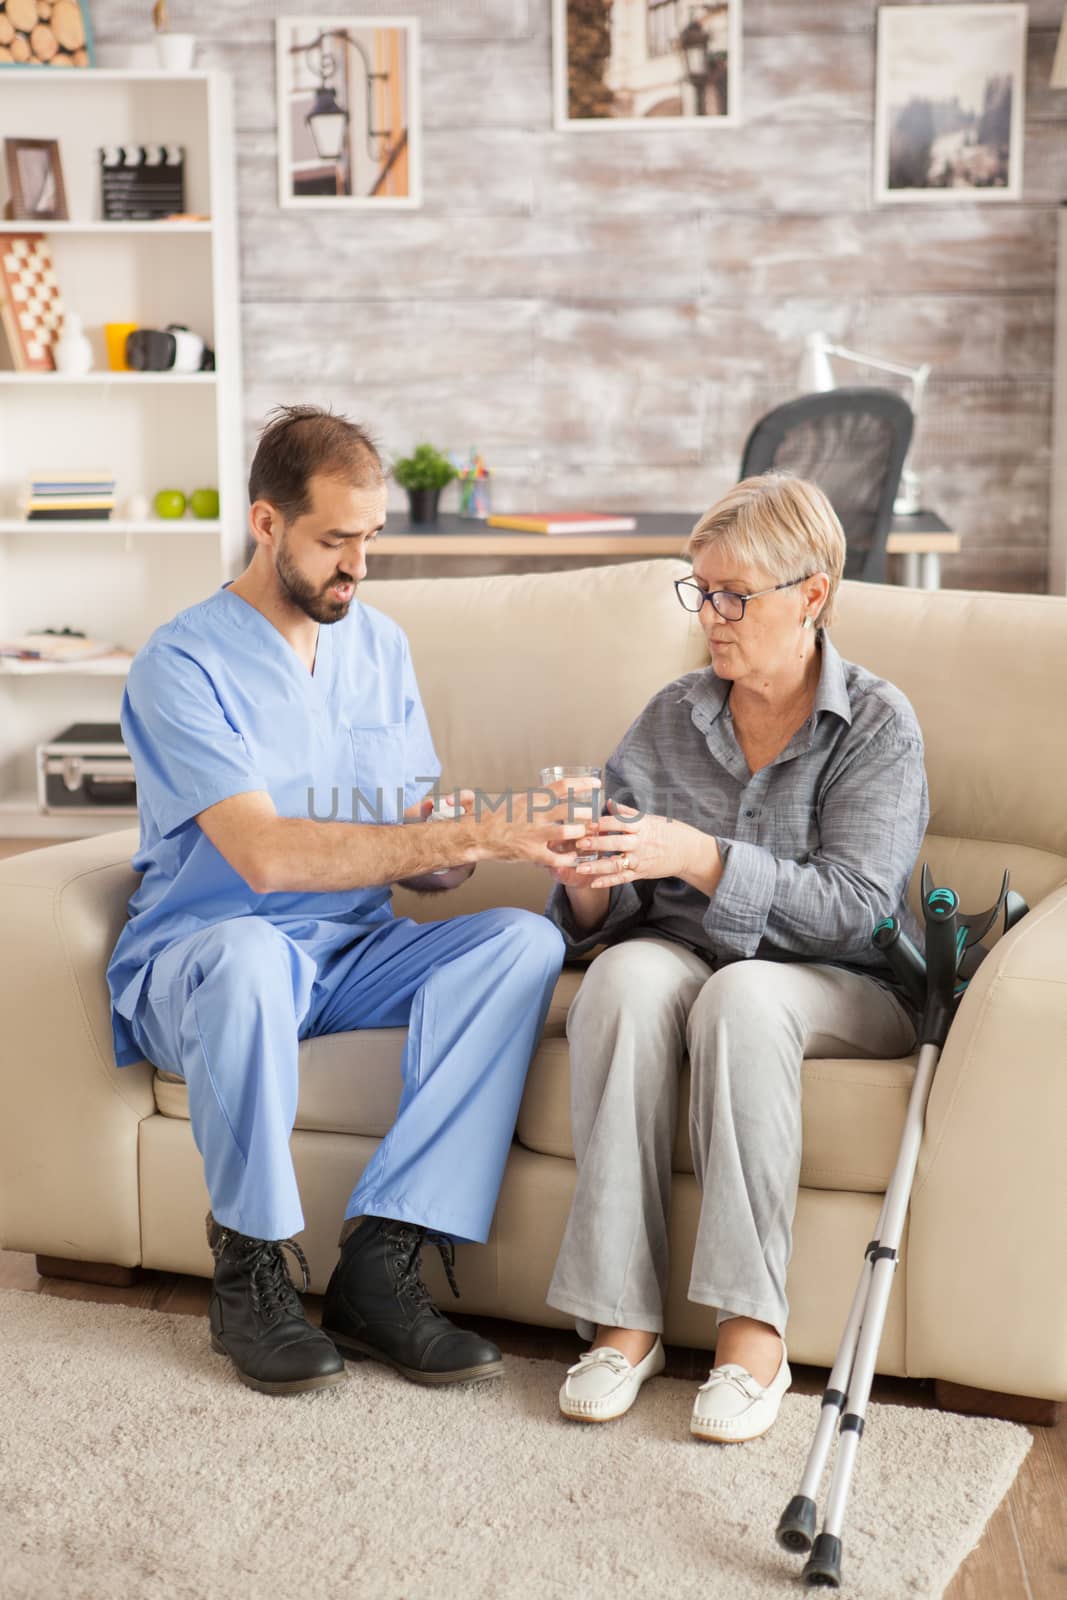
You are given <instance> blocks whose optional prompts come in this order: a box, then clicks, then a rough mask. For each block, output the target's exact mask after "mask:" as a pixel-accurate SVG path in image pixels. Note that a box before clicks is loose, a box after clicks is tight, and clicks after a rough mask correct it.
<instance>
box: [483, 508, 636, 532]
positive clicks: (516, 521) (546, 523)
mask: <svg viewBox="0 0 1067 1600" xmlns="http://www.w3.org/2000/svg"><path fill="white" fill-rule="evenodd" d="M486 524H487V526H488V527H490V528H512V529H514V530H515V532H517V533H632V532H633V530H634V529H635V528H636V527H637V519H636V517H619V516H610V515H603V514H601V513H600V512H598V511H548V512H543V513H541V514H537V513H534V512H531V513H529V514H527V515H524V514H520V513H518V512H515V513H514V514H512V513H509V512H501V513H500V514H499V515H497V516H492V517H487V518H486Z"/></svg>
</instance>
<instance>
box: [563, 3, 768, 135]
mask: <svg viewBox="0 0 1067 1600" xmlns="http://www.w3.org/2000/svg"><path fill="white" fill-rule="evenodd" d="M552 42H553V50H552V64H553V88H554V107H555V125H556V127H557V128H561V129H565V130H567V131H570V132H594V131H600V132H611V131H613V130H614V129H616V128H645V129H649V128H651V129H655V128H678V127H689V128H703V129H709V128H731V127H736V126H737V124H738V123H739V122H740V119H741V104H740V94H741V0H714V3H704V4H696V3H694V0H552Z"/></svg>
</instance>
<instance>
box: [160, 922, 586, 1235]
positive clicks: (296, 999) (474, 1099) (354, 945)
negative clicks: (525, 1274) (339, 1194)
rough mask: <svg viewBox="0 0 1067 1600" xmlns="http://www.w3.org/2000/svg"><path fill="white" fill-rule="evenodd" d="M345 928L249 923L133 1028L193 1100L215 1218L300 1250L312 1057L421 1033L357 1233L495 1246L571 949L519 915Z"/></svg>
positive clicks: (180, 950) (183, 947) (350, 1213)
mask: <svg viewBox="0 0 1067 1600" xmlns="http://www.w3.org/2000/svg"><path fill="white" fill-rule="evenodd" d="M314 926H315V928H316V930H322V928H323V926H324V925H323V924H322V923H318V924H315V925H314ZM334 926H337V928H338V932H337V934H336V935H333V934H332V932H331V934H330V936H329V937H328V938H327V939H326V940H323V939H322V938H321V937H315V938H313V939H308V940H307V941H306V942H304V943H301V941H300V939H299V938H294V937H290V936H289V935H288V934H286V933H285V932H283V931H282V929H281V928H280V927H278V926H277V925H275V924H274V923H271V922H269V921H267V920H266V918H263V917H256V916H247V917H236V918H232V919H231V920H229V921H225V922H220V923H217V924H216V925H215V926H214V927H211V928H207V929H204V930H201V931H199V932H197V933H194V934H190V935H189V936H188V937H186V938H184V939H179V940H176V941H175V943H174V944H173V945H170V946H169V947H168V948H167V949H166V950H164V951H163V952H162V954H161V955H159V956H157V957H156V960H155V962H154V963H153V968H152V973H151V976H150V980H149V982H148V983H147V984H146V986H145V991H144V993H143V994H142V997H141V1000H140V1001H139V1003H138V1006H137V1010H136V1013H135V1015H134V1017H133V1018H132V1019H131V1028H132V1031H133V1034H134V1037H135V1038H136V1040H137V1043H138V1047H139V1048H140V1049H141V1050H142V1051H143V1052H144V1055H145V1057H146V1059H147V1060H149V1061H151V1062H153V1063H154V1064H155V1065H156V1066H157V1067H160V1068H163V1069H164V1070H165V1071H168V1072H175V1073H178V1074H179V1075H180V1076H181V1077H182V1078H184V1079H185V1081H186V1083H187V1084H188V1088H189V1114H190V1119H191V1122H192V1130H193V1138H194V1139H195V1140H196V1145H197V1148H198V1150H199V1151H200V1153H201V1155H202V1156H203V1158H204V1171H205V1175H206V1178H207V1187H208V1193H209V1194H210V1196H211V1209H212V1213H213V1214H214V1216H215V1218H216V1220H217V1221H218V1222H220V1223H222V1224H223V1226H224V1227H227V1228H233V1229H235V1230H236V1231H237V1232H238V1233H244V1234H248V1235H250V1236H251V1237H253V1238H257V1239H286V1238H290V1237H291V1236H292V1235H293V1234H295V1233H299V1232H300V1230H301V1229H302V1227H303V1226H304V1217H303V1212H302V1211H301V1207H300V1195H299V1192H298V1190H297V1184H296V1174H295V1173H294V1171H293V1164H292V1160H291V1158H290V1154H289V1135H290V1133H291V1131H292V1128H293V1123H294V1120H295V1117H296V1103H297V1078H298V1068H297V1051H298V1044H299V1040H300V1039H303V1038H311V1037H313V1036H315V1035H317V1034H323V1033H339V1032H342V1031H344V1030H347V1029H351V1028H402V1027H405V1026H406V1027H407V1029H408V1038H407V1044H406V1046H405V1049H404V1059H403V1080H404V1088H403V1094H402V1096H401V1099H400V1108H399V1111H398V1112H397V1118H396V1121H395V1123H394V1124H393V1126H392V1128H391V1129H390V1131H389V1132H388V1133H387V1134H386V1136H385V1138H384V1139H383V1140H382V1142H381V1144H380V1145H379V1147H378V1149H377V1151H376V1152H375V1154H374V1156H373V1158H372V1160H371V1161H370V1164H369V1165H368V1166H367V1168H366V1170H365V1172H364V1174H363V1176H362V1178H361V1179H360V1182H359V1184H358V1185H357V1187H356V1188H355V1190H354V1191H353V1193H352V1196H351V1198H350V1200H349V1202H348V1205H347V1207H346V1209H345V1217H346V1218H347V1217H360V1216H380V1217H391V1218H394V1219H395V1220H397V1221H400V1222H410V1223H415V1224H418V1225H419V1226H422V1227H425V1228H432V1229H435V1230H438V1231H439V1232H441V1233H446V1234H450V1235H451V1236H452V1237H453V1238H454V1239H457V1240H474V1241H478V1242H483V1241H484V1240H485V1239H487V1238H488V1236H489V1226H490V1223H491V1222H492V1217H493V1211H494V1208H495V1206H496V1200H497V1194H498V1192H499V1189H500V1183H501V1179H502V1178H503V1175H504V1163H505V1161H506V1160H507V1154H508V1149H509V1146H510V1144H511V1139H512V1134H513V1132H514V1128H515V1121H516V1118H517V1116H518V1111H519V1102H520V1099H521V1097H522V1091H523V1085H524V1083H525V1080H526V1073H527V1069H528V1067H529V1064H530V1057H531V1055H532V1054H533V1050H534V1047H535V1045H536V1044H537V1041H538V1039H539V1037H540V1034H541V1029H542V1027H543V1025H544V1020H545V1016H546V1014H547V1011H548V1006H549V1001H550V1000H551V998H552V992H553V989H554V987H555V983H556V979H557V978H558V976H559V971H560V967H561V965H562V962H563V950H564V946H563V940H562V938H561V936H560V934H559V933H558V931H557V930H556V928H555V927H553V925H552V924H551V923H550V922H548V921H547V920H546V919H545V918H544V917H540V916H537V915H535V914H534V913H532V912H529V911H519V910H516V909H512V908H503V909H497V910H493V911H483V912H478V913H476V914H475V915H473V916H465V917H454V918H452V919H451V920H450V921H446V922H430V923H417V922H412V921H410V920H407V919H399V918H396V919H393V918H390V919H389V920H388V921H383V922H381V923H378V924H376V925H375V926H373V927H372V928H370V929H369V930H365V931H364V930H358V931H357V930H354V929H352V928H348V927H346V926H345V925H343V924H340V925H334Z"/></svg>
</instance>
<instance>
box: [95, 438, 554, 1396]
mask: <svg viewBox="0 0 1067 1600" xmlns="http://www.w3.org/2000/svg"><path fill="white" fill-rule="evenodd" d="M249 495H250V499H251V502H252V504H251V512H250V518H249V520H250V527H251V531H252V535H253V537H254V539H255V545H256V548H255V552H254V554H253V556H252V559H251V561H250V563H249V565H248V567H247V568H246V569H245V571H244V572H242V574H241V575H240V577H238V578H237V579H236V580H235V581H234V582H233V583H231V584H229V585H225V586H224V587H223V588H221V589H220V590H218V591H217V592H216V593H215V594H213V595H211V596H210V597H209V598H208V599H207V600H204V601H202V602H201V603H200V604H199V605H196V606H193V607H192V608H191V609H190V610H188V611H184V612H182V613H181V614H180V615H178V616H177V617H175V618H174V620H173V621H171V622H169V623H167V624H165V625H164V626H163V627H161V628H159V629H157V631H156V632H155V633H154V634H153V636H152V638H151V639H150V640H149V642H148V643H147V645H145V647H144V649H143V650H141V651H140V652H139V654H138V655H137V657H136V659H135V660H134V662H133V663H132V666H131V668H130V674H129V679H128V685H127V689H126V694H125V698H124V701H123V708H122V731H123V737H124V739H125V742H126V745H127V748H128V749H129V751H130V753H131V755H132V757H133V762H134V767H135V770H136V775H137V794H138V807H139V812H140V823H141V838H140V846H139V849H138V853H137V855H136V857H135V858H134V862H133V865H134V867H135V868H136V869H137V870H138V871H139V872H141V873H142V874H143V877H142V879H141V883H140V886H139V887H138V889H137V891H136V893H135V894H134V895H133V898H132V899H131V901H130V908H129V909H130V920H129V922H128V923H127V925H126V927H125V928H124V930H123V932H122V935H121V937H120V938H119V941H118V944H117V946H116V949H115V952H114V955H113V957H112V960H111V964H110V966H109V968H108V981H109V983H110V986H111V995H112V1017H113V1024H114V1036H115V1059H116V1061H117V1063H118V1065H119V1066H126V1065H129V1064H130V1063H131V1062H134V1061H138V1060H140V1059H141V1058H142V1057H143V1058H146V1059H147V1060H149V1061H151V1062H153V1063H154V1064H155V1065H156V1066H157V1067H160V1068H163V1069H164V1070H167V1071H170V1072H175V1073H178V1074H180V1076H181V1077H183V1078H184V1079H185V1081H186V1083H187V1085H188V1089H189V1111H190V1117H191V1121H192V1131H193V1137H194V1138H195V1140H196V1144H197V1147H198V1149H199V1150H200V1153H201V1155H202V1156H203V1160H204V1170H205V1175H206V1179H207V1187H208V1192H209V1194H210V1197H211V1212H210V1213H209V1217H208V1237H209V1241H210V1243H211V1247H212V1250H213V1253H214V1255H215V1259H216V1267H215V1279H214V1285H213V1289H212V1296H211V1305H210V1321H211V1337H212V1345H213V1347H214V1348H215V1349H216V1350H217V1351H220V1352H222V1353H225V1354H227V1355H228V1356H229V1357H230V1359H231V1361H232V1362H233V1365H234V1367H235V1368H236V1370H237V1373H238V1375H239V1376H240V1377H241V1379H242V1380H243V1381H244V1382H245V1383H247V1384H249V1385H250V1386H251V1387H253V1388H256V1389H260V1390H264V1391H266V1392H268V1393H292V1392H296V1391H300V1390H306V1389H313V1388H321V1387H324V1386H326V1385H328V1384H331V1383H335V1382H338V1381H339V1380H341V1379H342V1378H343V1377H344V1375H345V1369H344V1362H343V1359H342V1354H340V1353H339V1351H340V1352H342V1353H347V1354H352V1355H360V1354H361V1355H369V1356H372V1357H375V1358H377V1359H380V1360H383V1361H387V1362H389V1363H391V1364H392V1365H393V1366H394V1367H396V1368H398V1369H399V1370H400V1371H401V1372H403V1373H404V1374H405V1375H406V1376H407V1377H409V1378H412V1379H414V1380H416V1381H419V1382H424V1383H447V1382H455V1381H457V1380H461V1379H467V1378H482V1377H489V1376H493V1375H496V1374H497V1373H499V1372H500V1370H501V1357H500V1352H499V1350H498V1349H497V1348H496V1346H495V1345H493V1344H490V1342H489V1341H488V1340H486V1339H483V1338H481V1337H480V1336H478V1335H477V1334H475V1333H472V1332H469V1331H466V1330H462V1329H460V1328H457V1327H455V1326H454V1325H453V1324H452V1323H451V1322H449V1321H448V1320H447V1319H446V1318H445V1317H444V1316H443V1314H442V1313H441V1312H440V1311H439V1310H438V1309H437V1307H436V1306H435V1305H434V1304H433V1302H432V1300H431V1298H430V1295H429V1292H428V1290H427V1289H426V1287H425V1285H424V1283H423V1281H422V1278H421V1275H420V1251H421V1248H422V1246H423V1243H424V1242H429V1243H431V1244H433V1245H435V1246H436V1247H437V1248H438V1249H439V1250H440V1251H441V1253H442V1255H443V1257H444V1259H445V1265H446V1268H447V1269H448V1272H449V1277H450V1280H452V1255H453V1242H454V1241H455V1240H457V1239H458V1240H474V1241H483V1242H484V1240H485V1239H486V1238H487V1237H488V1233H489V1226H490V1222H491V1219H492V1215H493V1210H494V1207H495V1205H496V1199H497V1193H498V1190H499V1186H500V1182H501V1178H502V1175H503V1170H504V1163H505V1160H506V1158H507V1153H508V1147H509V1144H510V1141H511V1137H512V1133H513V1130H514V1126H515V1119H516V1116H517V1113H518V1106H519V1099H520V1096H521V1094H522V1088H523V1084H524V1081H525V1077H526V1072H527V1068H528V1065H529V1061H530V1056H531V1053H532V1051H533V1048H534V1046H535V1044H536V1042H537V1039H538V1037H539V1035H540V1032H541V1027H542V1024H543V1022H544V1018H545V1014H546V1012H547V1009H548V1004H549V1000H550V998H551V995H552V991H553V988H554V986H555V982H556V979H557V977H558V974H559V969H560V965H561V962H562V956H563V943H562V940H561V938H560V935H559V933H558V932H557V930H556V929H555V928H554V927H553V926H552V924H551V923H550V922H548V921H547V920H546V919H545V918H544V917H541V916H536V915H534V914H532V913H529V912H524V911H519V910H514V909H499V910H493V911H486V912H482V913H480V914H478V915H475V916H465V917H455V918H453V919H451V920H448V921H443V922H431V923H428V924H419V923H415V922H412V921H410V920H408V919H401V918H396V917H394V916H393V912H392V907H391V903H390V893H391V886H392V885H393V884H394V883H397V882H399V883H403V884H405V885H408V886H411V887H414V888H416V889H419V890H423V891H426V892H434V891H436V892H440V891H441V890H442V889H447V888H451V887H453V886H454V885H456V884H458V883H461V882H462V881H464V879H465V878H466V877H468V876H469V874H470V873H471V872H472V871H473V870H474V864H475V863H476V862H477V861H479V860H488V859H493V860H501V861H534V862H537V863H539V864H541V865H544V866H546V867H555V866H559V865H560V863H561V862H573V861H574V860H575V859H576V858H575V857H574V856H572V855H570V854H568V853H562V854H561V853H559V850H558V849H556V850H554V849H553V846H557V847H559V846H560V845H561V842H562V841H564V840H571V839H575V838H577V837H579V836H580V835H581V834H582V833H583V832H584V831H585V826H584V825H583V824H582V823H580V822H575V821H574V820H573V818H572V819H571V820H570V821H569V822H568V821H566V820H564V818H565V815H566V811H567V803H566V800H565V799H562V798H561V799H560V801H559V804H558V805H557V806H556V807H555V808H554V809H553V810H552V811H549V812H545V811H535V810H534V807H533V804H532V802H531V801H530V799H529V797H527V796H521V795H519V796H516V797H515V799H514V803H513V807H512V809H511V813H510V816H509V815H508V813H507V812H506V811H504V810H498V811H493V812H490V813H489V814H487V815H485V816H482V817H478V816H476V815H474V814H471V813H469V812H468V814H466V815H464V816H463V817H462V818H459V819H457V820H455V821H452V822H449V823H435V822H432V821H429V822H428V821H426V820H425V819H426V816H427V814H428V812H429V810H430V808H431V804H432V802H431V800H430V799H429V798H427V794H428V791H429V790H430V789H432V787H433V785H434V783H435V780H436V779H437V777H438V774H439V772H440V767H439V764H438V761H437V757H436V755H435V753H434V748H433V743H432V741H431V738H430V732H429V728H428V726H427V723H426V718H425V715H424V712H423V708H422V704H421V701H420V699H419V691H418V687H417V685H416V682H415V674H414V670H413V668H412V663H411V655H410V652H409V649H408V643H407V639H406V638H405V636H404V634H403V632H402V630H401V629H400V628H399V627H398V626H397V625H396V623H394V622H392V621H390V620H389V618H387V617H386V616H384V615H383V614H382V613H381V612H378V611H375V610H374V609H373V608H371V607H369V606H367V605H364V604H360V603H356V590H357V587H358V585H359V582H360V580H361V579H362V578H363V577H364V576H365V574H366V551H367V547H368V545H369V544H370V543H371V542H372V541H373V539H374V538H375V536H376V534H377V533H378V531H379V529H380V528H381V527H382V525H383V523H384V520H385V504H386V490H385V484H384V480H383V472H382V465H381V461H380V459H379V457H378V453H377V451H376V449H375V447H374V445H373V443H372V442H371V440H370V439H369V438H368V436H367V435H366V434H365V433H364V432H363V431H362V430H361V429H360V428H358V427H357V426H355V425H354V424H352V423H350V422H348V421H347V420H345V419H344V418H342V417H338V416H335V415H332V414H331V413H328V412H322V411H319V410H316V409H314V408H311V407H292V408H284V409H281V410H280V411H279V412H278V413H276V414H275V416H274V418H273V420H272V421H271V422H270V423H269V425H268V426H267V428H266V429H265V430H264V432H263V434H262V436H261V438H260V441H259V446H258V449H257V452H256V456H255V460H254V462H253V464H252V470H251V476H250V481H249ZM354 791H358V794H357V795H354ZM324 819H329V820H324ZM564 851H566V847H565V846H564ZM390 1027H407V1029H408V1038H407V1045H406V1048H405V1051H404V1061H403V1094H402V1097H401V1101H400V1107H399V1110H398V1113H397V1118H396V1121H395V1123H394V1124H393V1127H392V1128H391V1130H390V1132H389V1133H388V1134H387V1135H386V1137H385V1138H384V1139H383V1141H382V1143H381V1144H380V1145H379V1147H378V1149H377V1151H376V1152H375V1155H374V1157H373V1159H372V1160H371V1162H370V1163H369V1165H368V1166H367V1168H366V1170H365V1171H364V1173H363V1175H362V1177H361V1178H360V1180H359V1182H358V1184H357V1185H356V1188H355V1189H354V1191H353V1193H352V1196H351V1198H350V1199H349V1201H348V1205H347V1206H346V1208H345V1223H344V1226H343V1228H342V1231H341V1256H340V1260H339V1262H338V1265H337V1267H336V1269H335V1271H334V1273H333V1276H332V1278H331V1280H330V1284H329V1287H328V1289H327V1293H326V1300H325V1304H324V1309H323V1319H322V1320H323V1330H322V1331H320V1330H319V1329H317V1328H314V1327H312V1326H311V1325H310V1324H309V1323H308V1321H307V1319H306V1317H305V1315H304V1311H303V1307H302V1304H301V1301H300V1299H299V1297H298V1295H297V1293H296V1291H295V1288H294V1286H293V1284H292V1282H291V1280H290V1278H289V1274H288V1271H287V1268H286V1265H285V1258H284V1255H283V1250H284V1249H290V1250H292V1251H293V1252H294V1253H295V1255H296V1258H297V1259H298V1261H299V1262H300V1265H301V1267H302V1269H303V1273H304V1283H303V1286H304V1287H305V1288H306V1287H307V1269H306V1264H305V1263H304V1260H303V1256H302V1253H301V1252H300V1249H299V1246H297V1245H296V1244H295V1243H294V1241H293V1239H292V1235H293V1234H295V1233H298V1232H299V1231H300V1229H301V1228H302V1227H303V1223H304V1219H303V1214H302V1212H301V1207H300V1196H299V1194H298V1191H297V1185H296V1178H295V1174H294V1171H293V1166H292V1161H291V1159H290V1154H289V1135H290V1132H291V1130H292V1127H293V1123H294V1120H295V1115H296V1103H297V1050H298V1044H299V1041H300V1040H301V1039H306V1038H310V1037H312V1036H314V1035H317V1034H323V1033H334V1032H339V1031H341V1030H345V1029H352V1028H390ZM452 1281H453V1282H454V1280H452Z"/></svg>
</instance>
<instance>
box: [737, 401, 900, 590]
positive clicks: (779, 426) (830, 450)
mask: <svg viewBox="0 0 1067 1600" xmlns="http://www.w3.org/2000/svg"><path fill="white" fill-rule="evenodd" d="M912 422H913V417H912V411H911V407H910V406H909V405H908V402H907V401H906V400H903V399H901V397H900V395H898V394H895V393H894V392H893V390H892V389H830V390H828V391H827V392H826V393H820V394H806V395H802V396H801V398H800V399H799V400H787V401H786V403H785V404H784V405H780V406H775V408H774V410H773V411H768V413H767V415H766V416H765V417H761V418H760V420H759V422H757V423H756V426H755V427H754V428H753V429H752V432H751V433H750V434H749V436H748V440H747V442H746V444H745V451H744V456H743V458H742V461H741V476H742V478H750V477H753V476H754V475H755V474H757V473H761V472H770V471H771V470H772V469H776V470H778V471H780V472H790V473H792V474H793V475H794V476H795V477H798V478H808V479H809V480H810V481H811V482H812V483H817V484H818V486H819V488H820V489H822V491H823V492H824V494H825V495H826V497H827V499H828V500H829V501H830V504H831V505H832V506H833V508H834V510H835V511H836V512H837V515H838V516H839V517H840V519H841V526H842V527H843V528H844V530H845V540H846V544H847V550H846V555H845V577H846V578H859V579H861V580H862V581H863V582H865V583H883V582H884V581H885V567H886V549H885V547H886V540H887V539H888V538H889V524H890V521H891V520H892V516H893V501H894V500H895V499H896V494H897V486H898V484H899V483H900V473H901V469H902V467H903V465H904V459H905V457H906V456H907V453H908V445H909V444H910V443H911V430H912Z"/></svg>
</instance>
